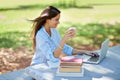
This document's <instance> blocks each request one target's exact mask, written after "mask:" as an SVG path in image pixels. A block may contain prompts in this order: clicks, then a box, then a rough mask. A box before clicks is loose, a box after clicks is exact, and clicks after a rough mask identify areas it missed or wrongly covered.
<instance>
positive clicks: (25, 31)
mask: <svg viewBox="0 0 120 80" xmlns="http://www.w3.org/2000/svg"><path fill="white" fill-rule="evenodd" d="M66 1H71V0H66ZM76 1H78V3H77V6H76V7H71V6H67V7H66V6H61V5H60V3H58V2H59V0H55V1H52V0H44V1H42V0H36V1H34V0H29V1H28V0H24V1H23V0H12V1H11V2H9V0H2V1H1V3H0V28H1V29H0V47H1V48H7V47H12V48H17V47H19V46H28V47H31V40H30V37H29V36H30V31H31V23H30V22H28V21H26V19H33V18H35V17H37V16H39V14H40V12H41V10H42V9H43V8H45V7H46V6H48V5H55V6H57V7H58V8H59V9H60V10H61V11H62V13H61V19H60V21H61V24H60V25H59V27H58V29H59V32H60V33H61V35H62V36H63V35H64V32H65V30H67V29H68V28H69V27H70V26H76V28H77V36H76V37H75V38H73V39H71V40H69V42H68V44H70V45H72V46H73V47H78V46H80V45H94V46H96V47H98V46H99V45H100V43H101V42H102V41H103V40H104V39H106V38H107V37H109V38H110V39H111V43H110V44H111V45H116V44H119V43H120V38H119V37H120V35H119V34H120V32H119V31H120V27H119V26H120V22H119V20H120V15H119V14H120V5H119V4H120V1H119V0H109V1H108V0H106V1H103V0H99V1H98V0H87V1H84V0H80V1H79V0H76ZM28 2H29V3H28Z"/></svg>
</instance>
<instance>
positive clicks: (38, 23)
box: [31, 6, 60, 49]
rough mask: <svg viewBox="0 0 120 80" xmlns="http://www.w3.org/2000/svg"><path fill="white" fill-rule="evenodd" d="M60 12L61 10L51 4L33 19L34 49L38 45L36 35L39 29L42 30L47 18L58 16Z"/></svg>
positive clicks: (32, 35)
mask: <svg viewBox="0 0 120 80" xmlns="http://www.w3.org/2000/svg"><path fill="white" fill-rule="evenodd" d="M58 14H60V11H59V10H58V9H57V8H55V7H53V6H49V7H47V8H45V9H44V10H43V11H42V13H41V14H40V16H39V17H37V18H35V19H34V20H32V21H33V30H32V33H31V37H32V40H33V49H35V47H36V38H35V36H36V34H37V32H38V30H40V29H41V27H42V25H44V24H45V22H46V19H51V18H53V17H55V16H57V15H58Z"/></svg>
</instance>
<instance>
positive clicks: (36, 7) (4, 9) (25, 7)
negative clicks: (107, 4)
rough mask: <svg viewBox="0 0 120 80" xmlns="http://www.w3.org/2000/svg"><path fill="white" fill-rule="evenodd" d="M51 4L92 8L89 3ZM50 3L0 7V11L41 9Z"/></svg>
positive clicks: (60, 6) (64, 6)
mask: <svg viewBox="0 0 120 80" xmlns="http://www.w3.org/2000/svg"><path fill="white" fill-rule="evenodd" d="M51 5H53V6H56V7H59V8H73V7H74V8H83V9H92V8H93V7H92V6H90V5H86V6H71V5H68V6H67V5H61V4H51ZM47 6H50V5H45V4H35V5H21V6H18V7H12V8H0V11H9V10H26V9H41V8H45V7H47Z"/></svg>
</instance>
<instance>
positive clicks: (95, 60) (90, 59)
mask: <svg viewBox="0 0 120 80" xmlns="http://www.w3.org/2000/svg"><path fill="white" fill-rule="evenodd" d="M109 41H110V40H109V38H108V39H106V40H105V41H104V42H103V43H102V44H101V49H100V50H98V51H96V52H97V53H98V54H99V56H98V57H96V56H88V55H82V58H83V62H85V63H95V64H98V63H100V62H101V61H102V60H103V59H104V58H105V56H106V54H107V51H108V44H109Z"/></svg>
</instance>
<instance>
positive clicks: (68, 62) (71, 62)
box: [60, 56, 83, 66]
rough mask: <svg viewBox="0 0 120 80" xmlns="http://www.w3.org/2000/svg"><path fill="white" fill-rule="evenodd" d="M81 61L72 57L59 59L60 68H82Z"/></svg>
mask: <svg viewBox="0 0 120 80" xmlns="http://www.w3.org/2000/svg"><path fill="white" fill-rule="evenodd" d="M82 63H83V59H82V58H76V57H74V56H66V57H62V58H60V66H82Z"/></svg>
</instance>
